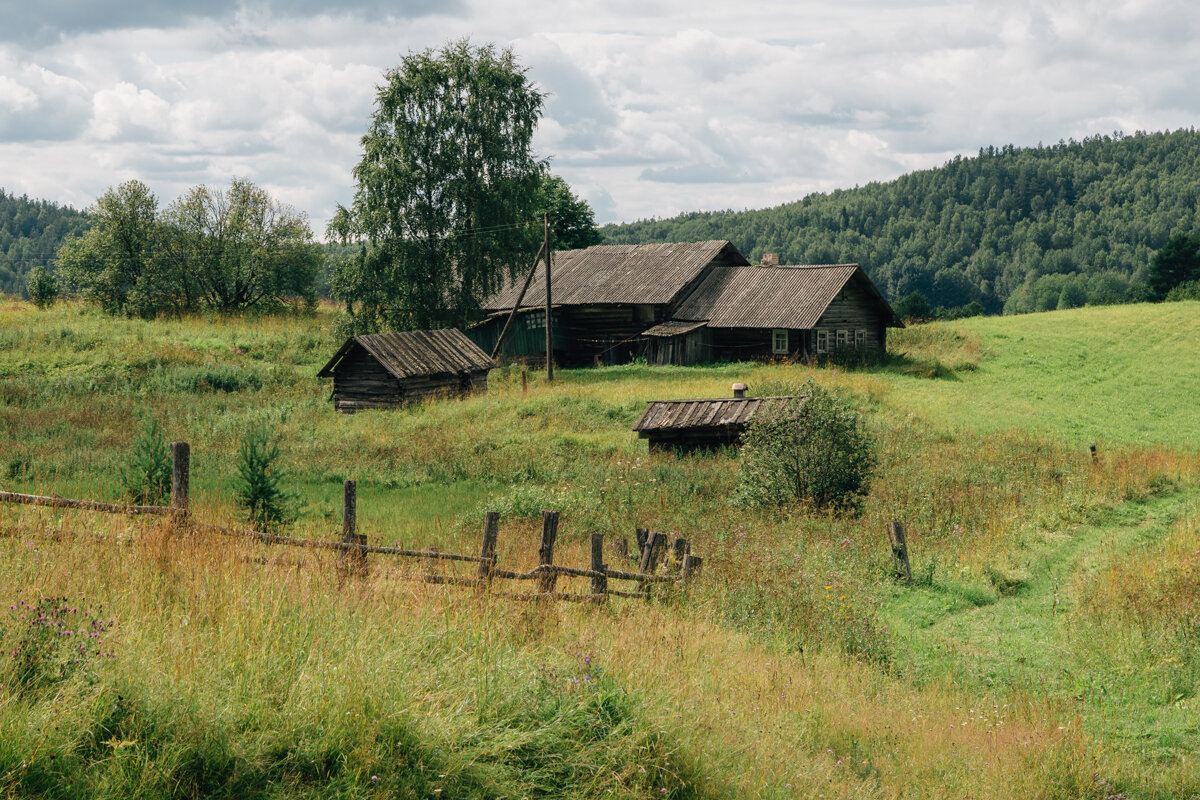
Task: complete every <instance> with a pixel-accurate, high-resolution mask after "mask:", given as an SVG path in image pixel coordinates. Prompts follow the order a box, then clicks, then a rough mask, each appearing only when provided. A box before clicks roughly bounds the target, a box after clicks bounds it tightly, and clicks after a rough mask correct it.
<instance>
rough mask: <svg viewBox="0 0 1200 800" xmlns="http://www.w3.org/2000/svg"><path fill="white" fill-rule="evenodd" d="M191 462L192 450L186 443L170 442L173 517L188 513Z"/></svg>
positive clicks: (183, 515) (184, 515)
mask: <svg viewBox="0 0 1200 800" xmlns="http://www.w3.org/2000/svg"><path fill="white" fill-rule="evenodd" d="M191 460H192V448H191V446H190V445H188V443H187V442H171V509H172V511H173V514H172V515H173V516H175V517H186V516H187V513H188V492H189V483H190V480H189V476H188V472H189V471H190V469H191Z"/></svg>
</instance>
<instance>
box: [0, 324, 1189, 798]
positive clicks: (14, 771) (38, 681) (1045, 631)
mask: <svg viewBox="0 0 1200 800" xmlns="http://www.w3.org/2000/svg"><path fill="white" fill-rule="evenodd" d="M1198 310H1200V304H1196V303H1177V304H1164V305H1157V306H1150V305H1140V306H1121V307H1114V308H1087V309H1080V310H1075V311H1067V312H1055V313H1048V314H1037V315H1028V316H1019V317H1003V318H1000V317H991V318H977V319H970V320H963V321H960V322H954V323H937V324H932V325H922V326H914V327H912V328H909V329H905V330H901V331H894V332H892V336H891V340H890V349H891V350H892V352H893V355H894V357H893V358H892V359H890V361H889V362H888V363H886V364H883V365H880V366H875V367H869V368H861V369H844V368H836V367H829V368H825V367H819V366H810V365H803V364H785V363H777V364H750V363H745V364H723V365H714V366H708V367H695V368H661V369H660V368H650V367H647V366H645V365H639V364H633V365H628V366H622V367H607V368H597V369H580V370H563V371H561V372H559V373H558V379H557V380H556V381H554V383H552V384H547V383H546V382H545V381H544V380H543V379H542V377H541V376H540V374H537V373H535V372H530V373H529V374H528V376H527V377H528V385H527V389H526V390H524V391H523V389H522V383H523V382H522V374H521V373H522V370H521V368H520V367H519V366H510V367H506V368H502V369H499V370H496V371H494V372H493V373H492V375H491V378H490V380H489V390H488V392H487V394H486V395H481V396H475V397H471V398H468V399H464V400H447V401H441V402H434V403H427V404H424V405H420V406H415V407H411V408H406V409H399V410H394V411H386V412H375V413H360V414H357V415H353V416H345V415H337V414H335V413H334V412H333V410H332V404H331V403H330V402H329V399H328V395H329V390H330V387H329V385H328V384H327V383H325V382H322V381H320V380H318V379H316V378H315V374H316V372H317V371H318V369H319V368H320V367H321V366H322V365H323V363H324V362H325V360H326V359H327V358H328V357H329V355H331V354H332V353H333V352H334V350H336V348H337V346H338V345H339V344H340V343H339V342H337V341H335V340H333V339H332V337H331V333H330V328H331V324H330V323H331V316H330V314H328V313H327V312H324V311H319V312H316V313H314V314H313V315H311V316H262V317H245V318H229V317H217V316H214V317H202V316H196V317H187V318H184V319H179V320H157V321H141V320H125V319H114V318H111V317H106V316H103V315H101V314H99V313H97V312H95V311H92V310H89V309H87V308H83V307H80V306H77V305H73V304H60V305H58V306H55V307H54V308H53V309H50V310H48V311H45V312H37V311H35V310H34V309H33V308H32V307H31V306H29V305H28V304H25V303H22V302H18V301H14V300H8V301H5V302H3V303H0V489H2V490H9V491H24V492H34V493H38V494H51V493H59V494H62V495H64V496H68V497H86V498H94V499H101V500H120V499H121V497H120V480H119V475H120V473H121V470H122V468H123V467H124V465H125V464H126V463H127V461H128V458H129V452H130V449H131V446H132V443H133V441H134V439H135V437H136V436H137V433H138V431H139V430H140V429H141V428H142V426H143V425H144V424H145V423H146V421H147V420H149V419H154V420H156V421H157V422H158V423H159V425H160V426H162V428H163V429H164V431H165V433H166V435H167V437H168V438H169V439H172V440H186V441H188V442H190V443H191V445H192V464H193V474H192V485H193V488H192V491H193V505H194V507H195V509H196V514H197V516H201V517H203V518H206V519H210V520H214V521H220V522H227V523H232V524H239V525H240V524H243V519H242V517H241V512H240V511H239V509H238V507H237V505H236V503H235V501H234V497H235V492H236V486H237V480H236V462H237V450H238V445H239V442H240V440H241V437H242V436H243V434H244V432H245V431H246V430H247V428H248V427H249V426H250V425H251V424H253V423H260V422H265V423H267V424H269V425H270V426H271V428H272V429H273V430H274V431H275V432H276V433H277V434H278V436H279V441H280V443H281V448H282V451H283V454H284V460H285V462H286V463H285V467H286V477H285V479H284V486H285V488H286V489H287V490H288V492H289V493H290V494H291V495H292V498H291V500H290V502H291V505H292V510H293V512H294V514H295V517H296V521H295V523H294V524H293V525H292V526H291V533H293V534H294V535H298V536H307V537H319V538H332V537H333V536H335V535H336V532H337V530H338V528H339V525H340V514H341V509H340V499H341V487H342V481H343V480H344V479H346V478H353V479H355V480H357V481H358V492H359V500H358V518H359V527H360V531H361V532H363V533H366V534H367V535H368V537H369V539H370V541H371V542H373V543H383V544H392V543H397V544H401V545H405V546H416V547H424V546H430V545H432V546H437V547H439V548H440V549H442V550H449V551H456V552H469V553H474V552H475V551H476V550H477V549H478V547H479V540H480V535H481V528H482V524H481V523H482V518H483V514H484V512H485V511H487V510H497V511H500V513H501V515H502V517H501V520H502V522H501V531H500V542H499V559H500V565H501V566H502V567H506V568H513V569H516V568H527V567H529V566H532V565H533V564H534V563H535V561H536V550H537V539H538V532H539V527H540V522H539V514H540V511H541V509H544V508H550V509H556V510H558V511H560V512H561V513H562V521H561V523H560V535H559V536H560V544H559V551H558V552H556V561H561V562H562V563H567V564H571V565H577V566H582V565H584V564H586V562H587V536H588V534H589V533H591V532H594V531H600V532H604V533H605V534H607V535H608V536H609V537H610V538H611V537H625V538H629V539H632V535H633V529H634V527H650V528H654V529H656V530H664V531H672V532H678V533H679V534H680V535H683V536H686V537H688V538H689V539H690V540H691V541H692V543H693V549H694V551H695V552H696V553H697V554H699V555H702V556H703V557H704V559H705V565H704V571H703V573H702V574H701V576H700V578H699V579H698V580H697V581H695V582H694V584H693V585H692V586H691V587H690V588H689V589H688V590H687V591H686V592H668V593H660V594H658V595H656V596H655V597H654V598H653V599H652V600H651V601H650V602H645V601H637V600H623V599H617V598H614V599H612V600H611V602H610V603H608V604H607V605H606V606H605V607H603V608H595V607H590V606H589V607H578V606H575V605H573V604H557V605H555V604H529V603H519V602H514V601H511V600H506V599H504V598H501V597H492V596H487V595H477V594H474V593H472V592H470V591H465V590H461V589H455V588H451V587H438V586H428V585H425V584H422V583H420V582H418V581H413V580H410V578H412V577H413V575H414V573H418V572H420V571H421V570H423V569H424V568H425V567H424V565H421V564H416V563H403V562H393V561H391V560H388V559H385V558H382V557H374V556H373V557H372V569H371V574H370V576H369V577H368V578H366V579H365V580H345V579H344V578H343V577H339V574H338V572H337V569H336V563H335V562H336V559H335V558H334V557H333V556H330V555H325V554H323V553H322V552H310V551H307V550H292V549H286V548H271V547H267V546H263V545H258V544H254V543H251V542H244V541H240V540H233V539H228V538H221V537H216V538H214V537H210V536H208V535H205V534H199V533H195V532H190V533H189V532H186V531H182V530H176V529H173V528H171V527H170V526H169V525H168V524H166V523H165V522H164V521H162V520H143V519H136V518H123V517H107V516H100V515H96V514H87V513H84V512H72V511H60V510H50V509H41V508H32V507H26V506H16V505H0V534H2V536H0V601H3V602H2V603H0V637H2V639H3V641H2V644H3V647H4V650H3V651H2V652H0V787H2V789H3V792H4V793H5V795H6V796H13V797H18V796H19V797H64V798H76V797H78V798H85V797H88V798H90V797H148V798H149V797H231V798H232V797H263V798H293V797H344V798H352V797H353V798H358V797H363V798H367V797H381V798H382V797H413V798H416V797H430V798H433V797H479V798H502V797H505V798H521V797H577V798H637V797H675V798H692V797H698V798H707V797H714V798H723V797H780V798H784V797H829V798H833V797H847V798H849V797H854V798H895V797H901V796H903V797H922V798H924V797H929V798H943V797H944V798H951V797H954V798H959V797H980V798H984V797H986V798H991V797H999V798H1006V797H1012V798H1028V797H1035V798H1078V797H1084V798H1097V800H1099V799H1100V798H1105V799H1107V798H1115V797H1126V798H1135V797H1144V798H1171V797H1192V796H1196V795H1197V794H1200V767H1198V766H1197V764H1196V760H1195V757H1194V754H1195V753H1196V752H1198V751H1200V724H1198V723H1196V721H1195V720H1196V704H1197V703H1200V699H1197V692H1198V691H1200V577H1197V576H1200V555H1197V554H1198V553H1200V508H1198V505H1197V504H1198V502H1200V483H1198V481H1200V414H1196V413H1195V411H1194V402H1195V400H1194V398H1195V397H1197V396H1200V351H1198V350H1197V348H1195V347H1194V345H1192V344H1191V343H1192V342H1194V341H1195V339H1196V336H1197V334H1198V333H1200V322H1198V317H1200V315H1198V314H1197V311H1198ZM808 378H812V379H814V380H816V381H818V382H821V383H823V384H826V385H828V386H831V387H834V388H836V389H838V390H839V391H841V392H844V393H846V395H847V396H848V397H850V398H851V399H852V401H853V402H854V404H855V405H856V406H857V407H858V408H859V409H860V410H861V411H862V412H863V413H864V414H865V415H866V417H867V420H868V424H869V427H870V429H871V431H872V434H873V436H874V438H875V441H876V446H877V450H878V454H879V462H880V463H879V469H878V472H877V475H876V478H875V481H874V483H873V486H872V490H871V493H870V496H869V497H868V499H867V501H866V502H865V504H864V507H863V509H862V512H861V514H860V515H858V516H856V517H834V516H830V515H828V514H825V513H822V512H820V511H817V510H814V509H810V508H805V507H793V508H784V509H778V510H754V509H746V508H739V507H736V506H734V505H732V504H731V502H730V498H731V497H732V495H733V494H734V489H735V487H736V484H737V472H738V459H737V457H736V454H735V453H732V452H721V453H715V454H712V455H707V456H686V457H676V456H673V455H665V454H663V455H660V454H655V455H653V456H651V455H650V454H649V453H648V452H647V450H646V444H645V442H644V441H639V440H638V439H637V438H636V436H635V434H633V433H632V431H631V430H630V429H631V427H632V425H633V423H634V421H635V420H636V419H637V417H638V416H639V414H640V413H641V410H642V409H643V408H644V405H645V402H646V401H648V400H652V399H662V398H671V397H714V396H724V395H726V394H727V393H728V392H729V387H730V384H731V383H733V382H734V381H745V382H747V383H748V384H749V385H750V387H751V393H755V392H762V393H764V394H765V393H780V392H785V391H788V390H789V389H791V388H794V387H796V386H798V385H799V384H801V383H802V382H803V381H804V380H806V379H808ZM1093 443H1094V444H1097V445H1098V453H1097V457H1096V458H1095V459H1093V458H1092V456H1091V455H1090V453H1089V451H1088V446H1089V445H1091V444H1093ZM890 520H900V521H902V522H903V523H904V524H905V528H906V530H907V531H908V535H909V542H910V547H911V550H912V553H913V571H914V578H915V580H914V584H913V585H912V586H911V587H910V586H906V585H903V584H901V583H898V582H897V581H896V580H895V578H894V576H893V574H892V566H891V564H890V554H889V552H888V548H887V539H886V535H885V525H886V523H887V522H888V521H890ZM614 558H615V556H610V558H609V560H610V563H611V562H613V560H614ZM447 570H448V571H450V572H455V573H456V574H466V568H465V567H461V568H455V567H453V566H451V567H447ZM576 580H578V581H579V584H578V586H576V585H575V584H574V583H573V582H574V581H576ZM563 585H564V588H566V589H567V590H577V591H586V588H584V587H585V579H563ZM44 598H56V601H55V604H53V606H54V607H53V608H52V609H50V612H47V608H49V606H46V607H43V608H41V609H40V610H39V611H38V612H36V613H32V617H31V612H29V611H28V610H27V609H28V607H29V606H28V605H26V606H22V605H21V603H22V602H24V603H26V604H32V605H34V606H36V605H37V604H38V603H39V601H42V600H43V599H44ZM6 606H12V607H13V608H11V609H7V610H6ZM55 609H66V610H65V611H59V610H55ZM47 613H49V616H50V617H53V619H54V620H55V624H58V623H59V622H61V623H62V625H60V626H59V627H60V628H62V629H70V630H71V634H70V635H60V636H61V638H59V639H54V638H53V637H50V638H49V639H47V638H46V637H45V636H42V633H43V632H44V630H45V626H40V627H39V626H38V625H33V624H32V623H31V622H30V619H31V618H32V619H38V618H39V615H41V617H46V616H47ZM56 615H57V616H56ZM97 620H99V621H101V623H100V627H99V628H96V627H95V623H96V621H97ZM68 623H69V625H68ZM77 629H80V630H86V631H90V632H94V633H97V635H96V636H95V637H89V640H88V642H87V644H88V647H87V648H85V650H86V652H79V651H73V650H70V648H69V646H68V645H64V644H62V642H70V643H74V642H76V641H77V639H75V638H74V637H75V636H76V634H77V632H78V631H77ZM85 635H86V634H85ZM39 637H40V638H39ZM92 640H94V641H95V646H94V648H93V646H92ZM3 653H7V654H9V655H8V656H7V657H6V656H4V655H3ZM14 653H16V654H17V655H16V656H14V655H13V654H14ZM31 654H32V655H31ZM31 659H32V662H31ZM31 663H32V666H30V664H31Z"/></svg>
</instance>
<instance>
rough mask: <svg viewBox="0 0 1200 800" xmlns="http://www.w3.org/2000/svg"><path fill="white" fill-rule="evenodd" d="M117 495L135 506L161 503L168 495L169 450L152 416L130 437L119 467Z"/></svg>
mask: <svg viewBox="0 0 1200 800" xmlns="http://www.w3.org/2000/svg"><path fill="white" fill-rule="evenodd" d="M121 494H123V495H124V496H125V499H126V500H128V501H129V502H131V503H134V504H136V505H151V506H160V505H165V503H166V501H167V499H168V498H169V497H170V496H171V452H170V446H169V445H168V444H167V437H166V436H165V435H164V434H163V432H162V428H160V427H159V425H158V421H157V420H155V419H150V420H147V421H146V423H145V424H143V425H142V430H141V431H140V432H139V433H138V435H137V438H136V439H134V440H133V449H132V450H131V451H130V452H129V461H128V462H126V464H125V466H124V467H123V468H122V469H121Z"/></svg>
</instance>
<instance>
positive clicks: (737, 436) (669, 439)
mask: <svg viewBox="0 0 1200 800" xmlns="http://www.w3.org/2000/svg"><path fill="white" fill-rule="evenodd" d="M745 392H746V387H745V384H740V383H735V384H734V397H722V398H716V399H709V400H656V401H654V402H651V403H649V404H648V405H647V406H646V410H645V411H644V412H642V416H641V419H639V420H638V421H637V424H636V425H634V426H633V429H634V430H635V431H637V434H638V437H639V438H641V439H648V440H649V446H650V452H652V453H654V452H659V451H663V450H673V451H675V452H684V453H686V452H691V451H693V450H711V449H714V448H717V447H731V446H732V447H736V446H738V445H740V444H741V439H742V434H743V433H744V432H745V430H746V426H747V425H749V424H750V421H751V420H753V419H754V418H755V417H756V416H758V415H760V414H764V413H767V414H769V413H772V411H773V410H774V409H778V408H780V407H782V406H783V404H784V403H785V402H786V401H788V400H791V399H792V398H790V397H746V396H745Z"/></svg>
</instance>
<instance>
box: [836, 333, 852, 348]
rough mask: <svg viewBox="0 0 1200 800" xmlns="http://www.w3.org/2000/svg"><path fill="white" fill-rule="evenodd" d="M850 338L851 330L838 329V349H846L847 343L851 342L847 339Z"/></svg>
mask: <svg viewBox="0 0 1200 800" xmlns="http://www.w3.org/2000/svg"><path fill="white" fill-rule="evenodd" d="M849 338H850V331H838V332H837V346H838V350H845V349H846V345H847V344H848V343H849V342H848V341H847V340H848V339H849Z"/></svg>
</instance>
